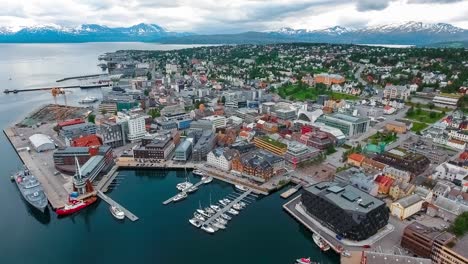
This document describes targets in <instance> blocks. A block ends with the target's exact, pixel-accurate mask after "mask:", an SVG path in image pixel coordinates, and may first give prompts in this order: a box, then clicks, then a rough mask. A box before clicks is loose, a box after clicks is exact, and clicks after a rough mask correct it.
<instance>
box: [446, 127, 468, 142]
mask: <svg viewBox="0 0 468 264" xmlns="http://www.w3.org/2000/svg"><path fill="white" fill-rule="evenodd" d="M448 135H449V137H450V138H454V139H458V140H461V141H464V142H468V134H465V133H459V132H458V131H456V130H452V131H450V133H449V134H448Z"/></svg>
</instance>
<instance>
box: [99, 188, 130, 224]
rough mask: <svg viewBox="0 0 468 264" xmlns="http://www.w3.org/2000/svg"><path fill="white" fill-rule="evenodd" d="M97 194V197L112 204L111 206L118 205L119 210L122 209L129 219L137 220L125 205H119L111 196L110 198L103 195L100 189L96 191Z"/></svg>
mask: <svg viewBox="0 0 468 264" xmlns="http://www.w3.org/2000/svg"><path fill="white" fill-rule="evenodd" d="M97 196H99V198H101V199H102V200H103V201H104V202H106V203H108V204H110V205H112V206H115V207H118V208H119V209H120V210H122V211H123V212H124V213H125V216H126V217H127V218H128V219H130V220H131V221H136V220H138V217H137V216H136V215H134V214H132V212H130V211H129V210H127V209H126V208H125V207H123V206H121V205H120V204H118V203H117V202H116V201H114V200H112V198H110V197H109V196H107V195H105V194H104V193H103V192H102V191H100V190H98V191H97Z"/></svg>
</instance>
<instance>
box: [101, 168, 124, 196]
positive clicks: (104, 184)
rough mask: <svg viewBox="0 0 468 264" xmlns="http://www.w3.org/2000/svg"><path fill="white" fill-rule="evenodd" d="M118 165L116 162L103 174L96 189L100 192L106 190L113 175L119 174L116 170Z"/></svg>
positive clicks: (112, 179)
mask: <svg viewBox="0 0 468 264" xmlns="http://www.w3.org/2000/svg"><path fill="white" fill-rule="evenodd" d="M118 169H119V166H118V165H117V164H116V165H114V166H113V167H112V168H111V169H110V171H109V172H108V173H107V174H106V175H104V176H103V177H102V178H101V180H100V181H99V182H98V184H97V186H96V189H97V190H99V191H102V192H107V190H108V188H109V185H110V184H111V183H112V182H113V181H114V179H115V177H117V175H118V174H119V173H118V172H117V171H118Z"/></svg>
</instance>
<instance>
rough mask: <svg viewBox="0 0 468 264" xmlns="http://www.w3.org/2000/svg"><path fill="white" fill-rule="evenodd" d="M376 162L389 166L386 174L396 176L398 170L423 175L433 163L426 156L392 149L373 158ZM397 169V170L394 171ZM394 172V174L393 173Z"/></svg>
mask: <svg viewBox="0 0 468 264" xmlns="http://www.w3.org/2000/svg"><path fill="white" fill-rule="evenodd" d="M373 159H374V160H376V161H378V162H381V163H384V164H386V165H388V166H389V168H388V169H386V170H387V172H386V173H388V174H390V175H394V176H398V175H399V174H396V170H399V171H407V172H410V173H411V174H412V176H414V175H419V174H421V173H423V172H424V171H425V170H426V169H427V168H428V167H429V164H430V163H431V162H430V161H429V159H428V158H427V157H426V156H423V155H421V154H417V153H411V152H407V151H405V150H403V149H392V150H390V151H387V152H385V153H383V154H379V155H377V156H375V157H374V158H373ZM394 169H395V170H394ZM391 170H393V171H394V172H391Z"/></svg>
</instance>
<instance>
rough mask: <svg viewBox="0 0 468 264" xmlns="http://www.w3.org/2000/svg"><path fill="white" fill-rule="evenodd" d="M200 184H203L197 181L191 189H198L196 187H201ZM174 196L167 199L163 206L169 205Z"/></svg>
mask: <svg viewBox="0 0 468 264" xmlns="http://www.w3.org/2000/svg"><path fill="white" fill-rule="evenodd" d="M202 184H203V182H202V181H199V182H197V183H196V184H194V185H193V186H192V187H191V188H193V187H197V188H198V186H200V185H202ZM187 194H188V193H187ZM176 196H177V194H176V195H174V196H172V197H171V198H169V199H167V200H166V201H164V202H163V204H164V205H166V204H169V203H171V202H172V201H173V200H174V198H175V197H176Z"/></svg>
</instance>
